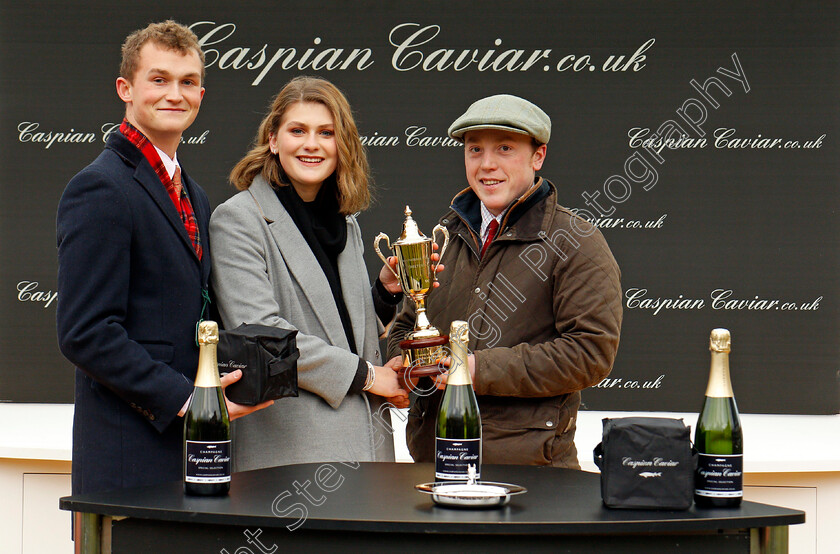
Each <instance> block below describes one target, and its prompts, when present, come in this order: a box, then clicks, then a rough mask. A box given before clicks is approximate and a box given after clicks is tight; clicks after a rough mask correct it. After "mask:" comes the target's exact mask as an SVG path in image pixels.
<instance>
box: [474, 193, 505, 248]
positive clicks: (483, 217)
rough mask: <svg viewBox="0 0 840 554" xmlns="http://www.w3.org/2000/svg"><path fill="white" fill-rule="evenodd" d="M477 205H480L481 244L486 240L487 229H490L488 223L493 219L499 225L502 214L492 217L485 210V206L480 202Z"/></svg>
mask: <svg viewBox="0 0 840 554" xmlns="http://www.w3.org/2000/svg"><path fill="white" fill-rule="evenodd" d="M479 204H480V205H481V242H482V244H483V243H484V241H485V240H487V229H488V228H489V227H490V222H491V221H493V220H494V219H495V220H496V221H498V222H499V225H501V224H502V216H503V215H504V212H502V213H500V214H499V215H493V214H491V213H490V210H488V209H487V206H485V205H484V202H480V203H479Z"/></svg>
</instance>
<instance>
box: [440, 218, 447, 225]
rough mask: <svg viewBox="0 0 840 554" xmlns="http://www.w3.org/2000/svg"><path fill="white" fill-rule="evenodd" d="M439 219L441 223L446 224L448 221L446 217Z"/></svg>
mask: <svg viewBox="0 0 840 554" xmlns="http://www.w3.org/2000/svg"><path fill="white" fill-rule="evenodd" d="M441 221H442V222H443V224H444V225H446V224H447V223H449V220H448V219H446V218H444V219H441Z"/></svg>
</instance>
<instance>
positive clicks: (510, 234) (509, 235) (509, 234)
mask: <svg viewBox="0 0 840 554" xmlns="http://www.w3.org/2000/svg"><path fill="white" fill-rule="evenodd" d="M505 236H508V237H512V236H513V233H512V232H511V231H508V232H507V233H506V234H505Z"/></svg>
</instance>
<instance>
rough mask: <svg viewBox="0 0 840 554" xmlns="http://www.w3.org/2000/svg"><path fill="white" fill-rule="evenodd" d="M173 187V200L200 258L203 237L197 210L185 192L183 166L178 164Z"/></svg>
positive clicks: (173, 177)
mask: <svg viewBox="0 0 840 554" xmlns="http://www.w3.org/2000/svg"><path fill="white" fill-rule="evenodd" d="M172 188H173V189H174V197H173V198H172V200H173V202H175V207H176V208H177V209H178V215H180V216H181V221H183V222H184V227H185V228H186V230H187V235H189V237H190V242H192V244H193V248H194V249H195V253H196V254H197V255H198V259H199V260H200V259H201V255H202V254H203V252H202V248H201V239H200V238H199V235H198V223H197V222H196V220H195V212H193V207H192V204H190V199H189V198H188V197H187V194H186V192H184V187H183V185H182V184H181V168H180V167H178V166H177V165H176V166H175V174H174V175H173V176H172ZM170 197H172V196H170Z"/></svg>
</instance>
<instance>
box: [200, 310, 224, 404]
mask: <svg viewBox="0 0 840 554" xmlns="http://www.w3.org/2000/svg"><path fill="white" fill-rule="evenodd" d="M218 342H219V325H218V324H217V323H216V322H215V321H202V322H201V323H199V325H198V372H197V373H196V375H195V386H196V387H203V388H211V387H219V386H221V382H220V381H219V365H218V361H217V359H216V345H217V344H218Z"/></svg>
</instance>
